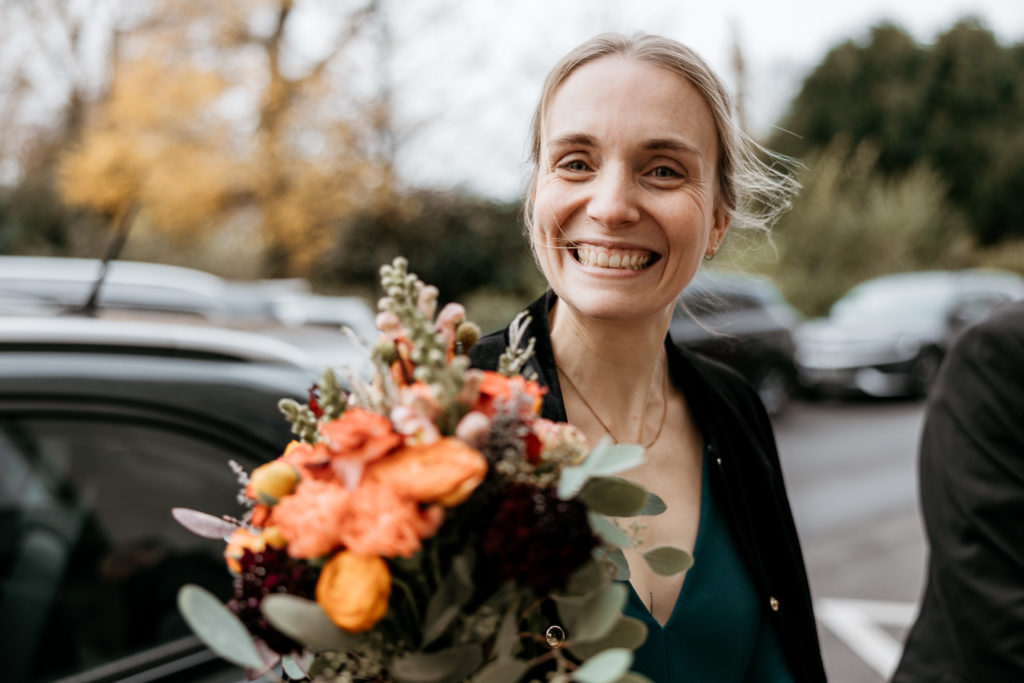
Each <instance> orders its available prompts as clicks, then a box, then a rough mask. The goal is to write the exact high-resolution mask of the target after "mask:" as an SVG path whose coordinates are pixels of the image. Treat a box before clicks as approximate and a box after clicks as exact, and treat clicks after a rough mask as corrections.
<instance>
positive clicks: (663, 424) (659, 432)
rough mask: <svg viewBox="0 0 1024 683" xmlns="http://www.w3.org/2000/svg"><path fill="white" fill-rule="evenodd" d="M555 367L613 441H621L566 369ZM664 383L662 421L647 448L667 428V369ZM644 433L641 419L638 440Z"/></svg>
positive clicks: (616, 442) (655, 441) (646, 446)
mask: <svg viewBox="0 0 1024 683" xmlns="http://www.w3.org/2000/svg"><path fill="white" fill-rule="evenodd" d="M555 368H556V369H557V370H558V374H560V375H561V376H562V377H564V378H565V381H566V382H568V383H569V386H570V387H572V390H573V391H575V392H576V395H577V396H579V397H580V400H581V401H583V405H585V406H586V407H587V410H589V411H590V414H591V415H593V416H594V419H595V420H597V422H598V424H600V425H601V428H602V429H604V431H605V432H606V433H607V434H608V436H610V437H611V438H612V442H613V443H615V444H618V443H620V442H619V440H618V439H617V438H616V437H615V435H614V434H612V430H611V429H609V428H608V425H607V424H605V422H604V420H602V419H601V416H600V415H598V414H597V411H596V410H594V406H592V405H590V401H588V400H587V398H586V397H585V396H584V395H583V392H582V391H580V390H579V388H578V387H577V386H576V383H575V382H573V381H572V378H571V377H569V375H568V374H566V372H565V370H563V369H562V368H560V367H558V365H557V364H556V365H555ZM663 385H664V386H663V389H662V401H661V423H660V424H659V425H658V431H657V433H656V434H655V435H654V438H653V439H651V442H650V443H648V444H647V445H645V446H644V448H645V449H646V448H650V447H651V446H653V445H654V444H655V443H657V441H658V439H659V438H661V430H662V429H664V428H665V416H666V415H668V372H667V371H666V372H665V381H664V382H663ZM643 433H644V425H643V422H642V421H641V423H640V434H639V435H638V436H637V441H639V440H640V436H641V435H643Z"/></svg>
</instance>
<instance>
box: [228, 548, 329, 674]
mask: <svg viewBox="0 0 1024 683" xmlns="http://www.w3.org/2000/svg"><path fill="white" fill-rule="evenodd" d="M239 564H240V565H241V567H242V571H241V573H240V574H238V575H237V576H236V577H235V596H234V598H232V599H231V600H229V601H228V609H230V610H231V611H232V612H234V613H235V615H237V616H238V618H239V619H241V620H242V623H243V624H245V627H246V628H247V629H249V633H251V634H252V635H254V636H255V637H257V638H259V639H261V640H263V642H265V643H266V644H267V647H269V648H270V649H271V650H273V651H274V652H277V653H278V654H282V655H283V654H288V653H289V652H297V651H300V650H302V645H300V644H299V643H296V642H295V641H294V640H292V639H291V638H289V637H288V636H286V635H284V634H283V633H281V632H280V631H278V630H277V629H275V628H274V627H273V626H271V625H270V622H268V621H267V619H266V617H264V616H263V612H261V611H260V602H262V600H263V598H264V597H265V596H267V595H270V594H271V593H289V594H291V595H298V596H299V597H303V598H309V599H311V600H312V599H315V596H316V580H317V572H316V570H315V569H313V568H312V567H311V566H310V565H309V564H308V563H307V562H304V561H302V560H296V559H294V558H291V557H289V556H288V554H287V553H286V552H285V551H284V550H283V549H282V550H276V549H274V548H270V547H268V548H267V549H266V550H264V551H263V552H259V553H254V552H252V551H251V550H248V549H247V550H245V552H244V553H243V554H242V557H241V558H240V559H239Z"/></svg>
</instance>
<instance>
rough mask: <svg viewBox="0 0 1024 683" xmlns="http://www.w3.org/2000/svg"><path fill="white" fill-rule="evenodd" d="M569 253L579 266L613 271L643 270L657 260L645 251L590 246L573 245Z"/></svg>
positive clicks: (651, 253)
mask: <svg viewBox="0 0 1024 683" xmlns="http://www.w3.org/2000/svg"><path fill="white" fill-rule="evenodd" d="M570 251H571V252H572V255H573V258H575V259H576V262H577V263H579V264H581V265H584V266H591V267H597V268H611V269H615V270H643V269H644V268H647V267H648V266H650V265H651V264H653V263H654V262H655V261H657V260H658V258H659V255H658V254H656V253H655V252H653V251H647V250H645V249H609V248H605V247H595V246H593V245H590V244H577V245H573V246H572V247H571V249H570Z"/></svg>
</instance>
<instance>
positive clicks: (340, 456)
mask: <svg viewBox="0 0 1024 683" xmlns="http://www.w3.org/2000/svg"><path fill="white" fill-rule="evenodd" d="M320 435H321V437H322V438H323V443H324V445H325V446H326V447H327V449H328V451H329V452H330V457H331V466H332V467H334V471H335V474H336V475H337V476H338V478H339V479H341V480H342V481H343V482H345V486H347V487H348V488H349V489H354V488H356V487H357V486H358V485H359V480H360V479H361V478H362V476H363V468H364V467H365V466H366V463H368V462H372V461H374V460H376V459H378V458H380V457H383V456H384V455H387V454H388V453H389V452H391V451H393V450H394V449H395V448H397V447H399V446H400V445H402V441H403V439H402V435H401V434H396V433H395V431H394V430H393V429H392V428H391V421H390V420H388V419H387V418H386V417H384V416H383V415H380V414H379V413H375V412H372V411H369V410H365V409H363V408H350V409H348V410H346V411H345V412H344V413H342V415H341V417H339V418H338V419H336V420H331V421H330V422H328V423H327V424H324V425H322V426H321V427H320Z"/></svg>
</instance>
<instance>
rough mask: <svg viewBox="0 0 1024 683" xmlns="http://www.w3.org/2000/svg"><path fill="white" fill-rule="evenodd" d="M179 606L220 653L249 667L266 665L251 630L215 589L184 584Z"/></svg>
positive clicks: (233, 662)
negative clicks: (213, 590) (212, 590)
mask: <svg viewBox="0 0 1024 683" xmlns="http://www.w3.org/2000/svg"><path fill="white" fill-rule="evenodd" d="M178 609H179V610H180V611H181V615H182V616H183V617H184V618H185V621H186V622H187V623H188V625H189V627H190V628H191V629H192V631H193V632H194V633H195V634H196V636H198V637H199V639H200V640H201V641H203V642H204V643H206V645H207V647H209V648H210V649H211V650H213V651H214V652H216V653H217V654H218V655H219V656H220V657H223V658H224V659H226V660H228V661H229V662H231V663H232V664H237V665H238V666H241V667H244V668H246V669H254V670H257V671H262V670H263V669H264V664H263V657H261V656H260V653H259V650H258V649H257V648H256V644H255V643H254V642H253V639H252V636H251V635H249V631H248V630H247V629H246V628H245V626H244V625H243V624H242V622H241V621H239V619H238V617H236V616H235V615H234V614H233V613H232V612H231V611H230V610H229V609H228V608H227V607H225V606H224V604H223V603H222V602H221V601H220V600H219V599H218V598H217V596H215V595H214V594H213V593H211V592H210V591H208V590H206V589H205V588H202V587H200V586H196V585H194V584H187V585H185V586H182V587H181V590H179V591H178Z"/></svg>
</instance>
